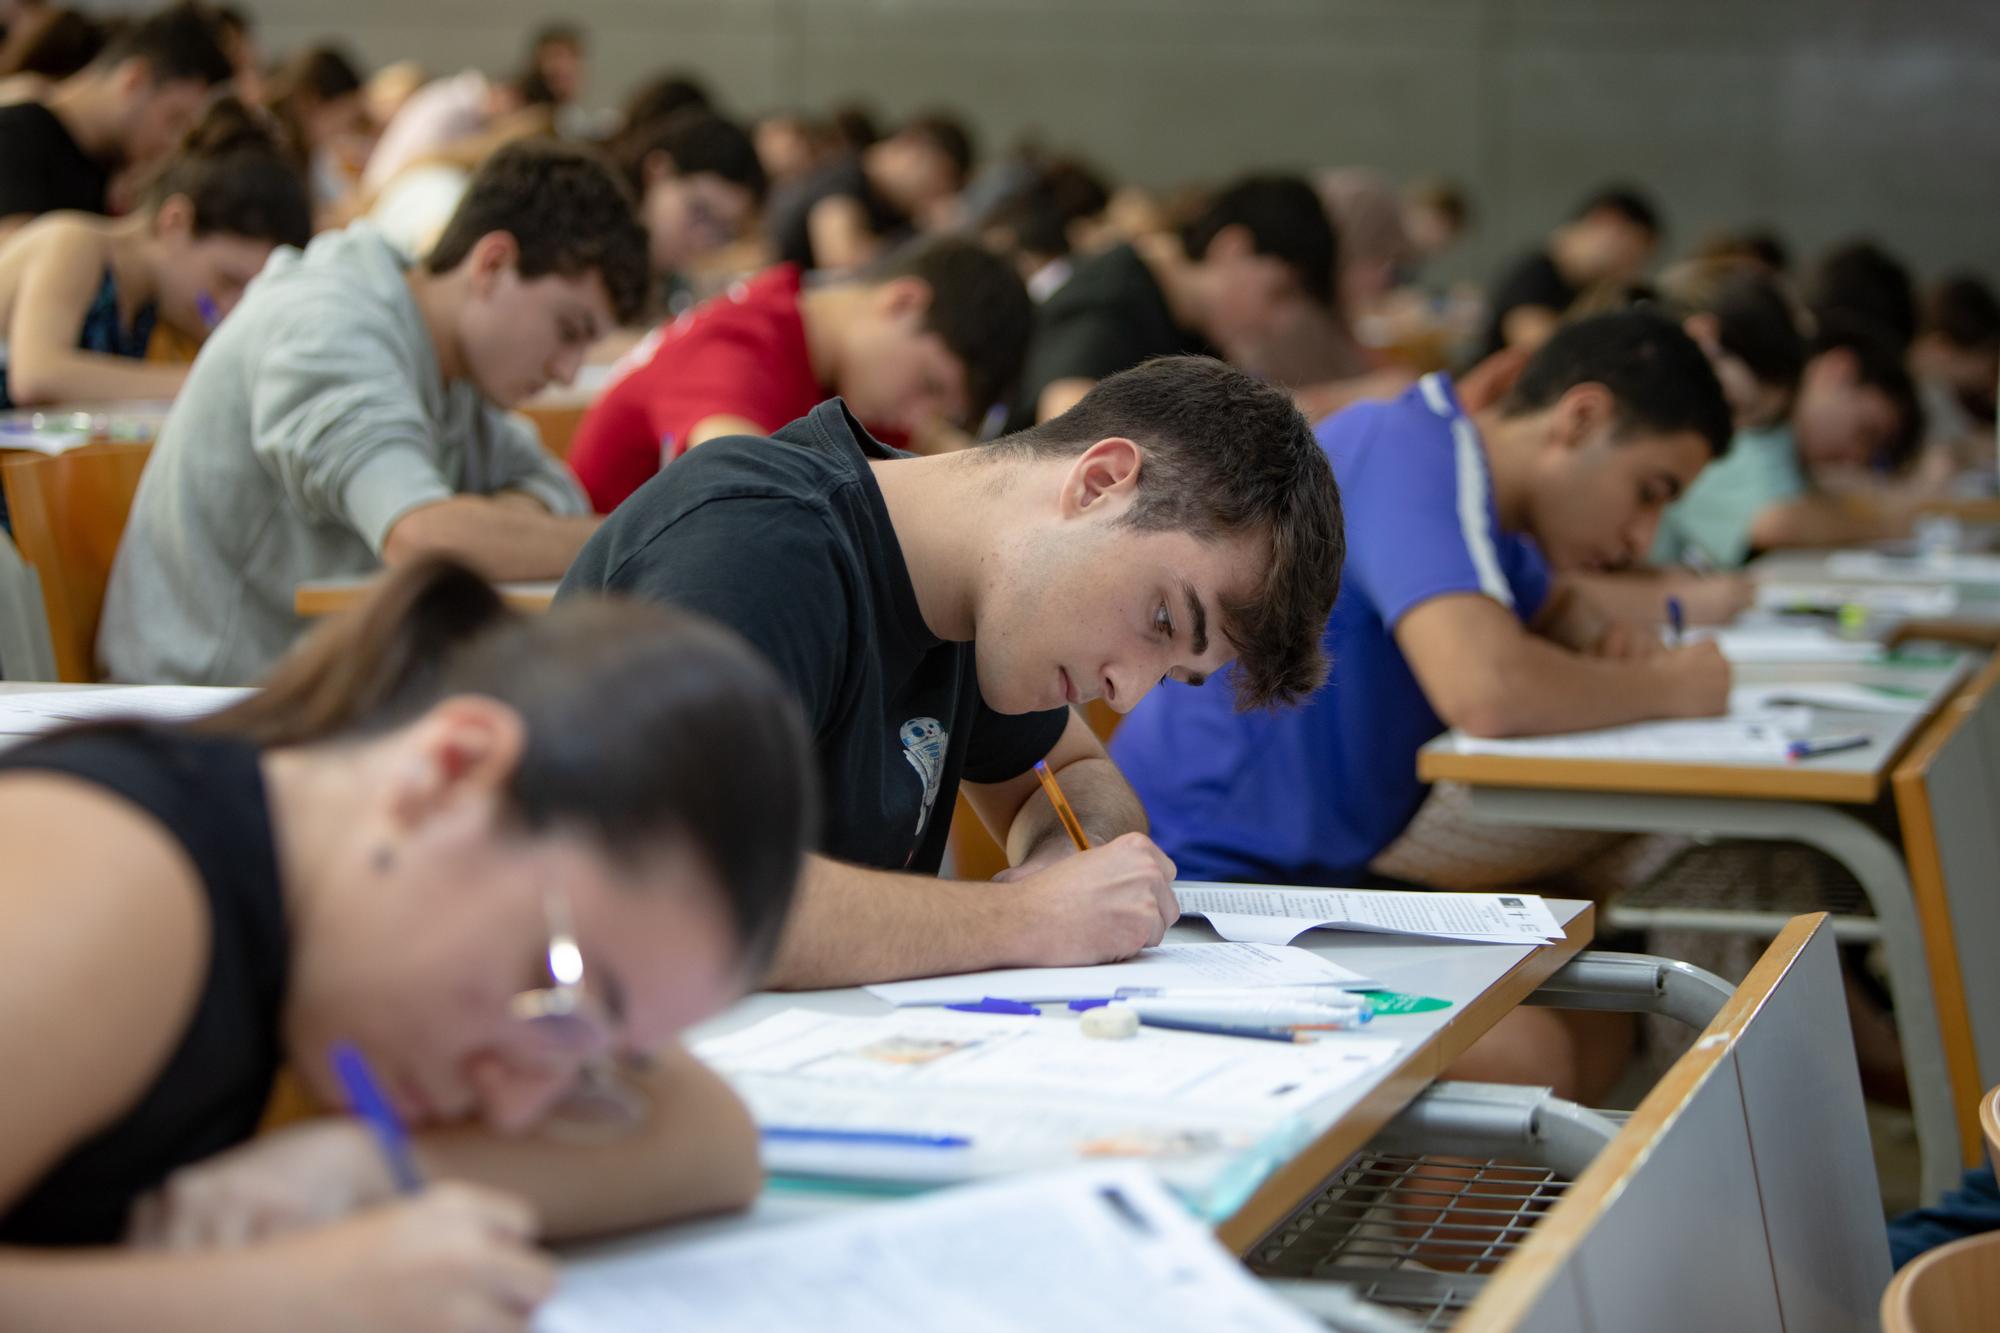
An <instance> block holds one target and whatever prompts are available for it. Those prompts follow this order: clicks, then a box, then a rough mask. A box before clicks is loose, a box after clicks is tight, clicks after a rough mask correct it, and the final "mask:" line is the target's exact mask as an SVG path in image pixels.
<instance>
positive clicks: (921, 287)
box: [875, 277, 931, 321]
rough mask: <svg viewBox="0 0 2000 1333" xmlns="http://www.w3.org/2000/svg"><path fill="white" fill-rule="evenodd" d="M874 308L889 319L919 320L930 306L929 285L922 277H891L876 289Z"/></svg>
mask: <svg viewBox="0 0 2000 1333" xmlns="http://www.w3.org/2000/svg"><path fill="white" fill-rule="evenodd" d="M875 308H876V309H877V310H879V311H880V312H881V313H882V314H883V315H884V316H886V317H887V318H889V319H899V320H900V319H907V320H913V321H914V320H920V319H922V318H923V317H924V315H925V313H926V312H928V311H929V310H930V308H931V285H930V284H929V283H928V282H925V281H924V280H923V279H922V278H914V277H902V278H891V279H890V280H889V281H887V282H885V283H883V284H882V285H881V286H880V287H879V288H877V289H876V292H875Z"/></svg>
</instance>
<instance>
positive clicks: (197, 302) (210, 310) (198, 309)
mask: <svg viewBox="0 0 2000 1333" xmlns="http://www.w3.org/2000/svg"><path fill="white" fill-rule="evenodd" d="M194 308H195V313H196V314H198V315H200V316H201V322H202V323H203V324H205V325H207V326H208V327H209V328H211V329H213V328H214V327H215V326H216V325H218V324H220V323H221V322H222V312H221V311H220V310H217V309H216V308H215V301H214V299H213V298H212V297H210V296H209V294H208V293H207V292H197V293H195V298H194Z"/></svg>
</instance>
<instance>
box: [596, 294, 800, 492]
mask: <svg viewBox="0 0 2000 1333" xmlns="http://www.w3.org/2000/svg"><path fill="white" fill-rule="evenodd" d="M828 395H829V391H828V390H826V389H824V388H822V387H821V386H820V383H819V381H818V380H816V379H815V378H813V373H812V360H811V358H810V357H809V356H808V355H807V353H806V326H805V321H804V320H803V319H801V318H800V317H799V270H798V268H797V267H796V266H794V265H792V264H779V265H776V266H775V267H772V268H769V269H766V270H765V271H764V272H762V273H759V274H758V275H757V276H756V277H754V278H751V279H749V280H748V281H747V282H739V283H737V284H735V285H734V286H732V287H731V288H730V289H729V290H728V291H727V292H725V293H724V294H723V295H721V296H718V297H716V298H715V299H714V300H712V301H705V302H703V303H702V304H701V305H698V306H696V307H695V308H694V309H693V310H690V311H688V313H687V314H685V315H682V316H681V317H680V318H679V319H677V320H675V321H673V322H672V323H671V324H665V325H662V326H661V327H659V328H657V329H655V330H654V331H653V332H652V333H651V334H649V335H647V337H646V340H645V341H644V342H642V343H640V344H639V345H638V346H637V347H635V348H633V349H632V351H631V352H630V353H629V354H627V356H626V357H625V359H624V360H623V361H622V362H620V363H619V367H618V372H617V374H616V376H615V377H614V378H613V379H612V381H611V383H610V385H609V386H608V387H607V388H606V389H605V390H604V393H603V394H602V395H601V396H600V397H599V398H598V400H597V401H596V402H595V403H594V404H592V405H591V408H590V411H589V412H588V413H586V414H585V415H584V418H583V421H582V422H581V423H580V424H579V425H578V426H577V428H576V438H575V440H574V441H572V442H571V445H570V451H569V465H570V467H571V469H572V470H574V471H575V473H576V475H577V479H578V480H580V481H581V482H582V483H583V488H584V490H586V491H588V492H589V493H590V503H591V504H592V505H593V506H594V507H595V508H596V510H597V512H598V513H600V514H608V513H610V512H611V511H612V510H613V509H616V508H617V507H618V505H619V504H620V503H621V502H622V501H623V500H624V499H625V497H626V496H628V495H630V494H631V493H632V492H633V491H636V490H638V489H639V488H640V487H641V486H643V485H645V484H646V482H647V481H648V480H649V479H650V478H651V477H652V475H653V474H654V473H656V472H658V471H659V470H660V469H661V468H662V467H664V466H665V465H666V464H668V463H671V462H672V461H673V460H674V459H676V458H679V457H680V456H681V455H682V454H684V453H686V452H687V439H688V434H689V432H691V431H692V430H693V429H694V428H695V426H696V425H698V424H699V423H700V422H702V421H703V420H705V419H707V418H709V417H713V416H732V417H744V418H746V419H748V420H750V421H754V422H756V423H757V425H758V427H759V428H760V429H762V430H763V431H765V432H766V433H769V432H771V431H775V430H777V429H778V428H779V427H780V426H783V425H784V424H786V423H787V422H790V421H796V420H798V419H799V418H800V417H802V416H804V415H805V414H806V413H808V412H810V411H812V409H813V408H814V407H816V406H817V405H818V404H819V403H820V402H821V401H822V400H824V399H825V398H826V397H828Z"/></svg>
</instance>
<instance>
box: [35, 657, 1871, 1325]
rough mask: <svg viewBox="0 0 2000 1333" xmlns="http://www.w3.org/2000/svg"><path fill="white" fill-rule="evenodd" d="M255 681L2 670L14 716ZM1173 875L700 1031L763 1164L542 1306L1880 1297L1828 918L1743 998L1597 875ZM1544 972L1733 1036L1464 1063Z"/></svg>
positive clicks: (1289, 1319) (1705, 1319)
mask: <svg viewBox="0 0 2000 1333" xmlns="http://www.w3.org/2000/svg"><path fill="white" fill-rule="evenodd" d="M238 697H240V692H238V691H230V690H171V689H126V688H120V687H77V688H73V689H62V688H59V687H58V688H52V687H50V686H47V685H33V684H11V685H8V684H0V703H3V704H5V705H6V710H7V713H8V717H7V719H0V720H4V721H6V725H5V726H0V745H5V744H7V743H10V742H11V741H12V740H13V739H14V738H17V737H19V736H23V735H28V734H33V733H34V732H35V731H37V730H39V729H41V728H43V727H45V726H47V725H58V724H61V723H64V722H74V721H84V720H91V719H95V718H101V717H107V716H113V715H117V714H120V713H139V714H142V715H147V716H154V717H161V718H174V719H181V718H186V717H190V716H195V715H198V714H200V713H202V712H205V711H208V710H210V709H213V708H217V707H222V706H225V705H226V704H228V703H229V702H231V701H233V700H234V699H236V698H238ZM1177 892H1178V893H1179V895H1180V897H1181V901H1182V905H1183V908H1184V916H1183V919H1182V922H1181V924H1179V925H1177V926H1176V927H1175V928H1174V929H1173V931H1172V932H1170V934H1169V937H1168V939H1167V941H1166V942H1165V945H1164V946H1163V947H1162V948H1160V949H1157V950H1150V951H1147V952H1145V953H1143V954H1142V955H1140V956H1139V957H1138V958H1135V959H1133V960H1129V961H1128V962H1125V963H1121V964H1115V965H1111V966H1108V967H1104V968H1086V969H1035V970H1015V971H1007V972H989V973H982V974H976V975H972V976H965V977H951V978H926V979H920V980H916V981H911V982H898V983H891V984H887V985H882V986H876V987H871V988H865V989H864V988H854V989H847V990H837V991H820V992H810V993H797V994H772V993H764V994H758V995H753V996H751V997H749V998H748V999H746V1000H744V1001H743V1002H742V1003H740V1004H738V1005H737V1006H735V1007H734V1008H732V1009H731V1010H729V1011H728V1012H727V1013H725V1014H723V1015H721V1016H719V1017H718V1018H716V1019H714V1020H712V1021H710V1022H709V1023H707V1024H705V1025H703V1026H701V1027H700V1028H698V1029H696V1030H695V1031H693V1032H691V1033H690V1034H688V1040H689V1044H690V1045H691V1046H692V1047H693V1048H694V1049H695V1050H696V1051H697V1052H698V1053H699V1054H700V1055H702V1056H703V1057H704V1058H705V1059H707V1060H708V1061H709V1062H711V1063H712V1064H713V1065H714V1066H715V1067H716V1068H718V1069H719V1070H720V1071H721V1072H722V1073H723V1074H724V1076H725V1077H727V1078H728V1079H729V1080H730V1081H731V1082H732V1083H733V1084H734V1085H735V1086H736V1087H737V1089H738V1090H739V1092H740V1093H741V1094H742V1095H743V1096H744V1098H745V1101H746V1103H747V1104H748V1105H749V1106H750V1107H751V1109H752V1113H753V1116H754V1117H755V1118H756V1119H757V1120H758V1122H759V1125H760V1128H761V1129H762V1130H763V1131H764V1138H765V1148H766V1165H767V1170H768V1171H769V1172H770V1175H771V1181H770V1185H769V1187H768V1188H767V1190H766V1191H765V1193H764V1195H763V1197H762V1198H761V1199H760V1200H759V1202H758V1203H757V1204H756V1206H755V1207H754V1208H753V1209H752V1210H751V1211H750V1212H749V1213H747V1214H745V1215H743V1216H739V1217H732V1218H725V1219H718V1220H715V1221H711V1222H707V1223H700V1224H695V1225H691V1226H683V1227H679V1228H674V1229H670V1230H667V1231H663V1232H658V1233H652V1234H641V1235H636V1236H630V1237H625V1238H621V1239H617V1240H612V1241H607V1242H604V1243H601V1244H598V1245H593V1246H587V1247H582V1248H579V1249H577V1250H575V1251H572V1252H571V1253H569V1254H566V1255H565V1256H564V1257H563V1268H562V1277H561V1281H560V1284H559V1287H558V1290H557V1293H556V1295H555V1297H554V1298H553V1299H552V1300H551V1301H550V1303H549V1304H548V1305H547V1306H546V1307H544V1309H543V1310H542V1311H541V1312H539V1313H538V1315H537V1317H536V1323H535V1327H536V1328H537V1329H538V1330H539V1331H540V1333H581V1331H582V1330H586V1329H587V1330H591V1333H623V1331H624V1330H628V1329H630V1330H640V1329H645V1330H653V1329H659V1328H700V1329H703V1330H705V1333H752V1331H753V1330H754V1333H770V1331H771V1330H780V1329H812V1330H815V1331H816V1333H849V1330H852V1331H853V1333H861V1331H862V1330H866V1331H867V1333H904V1331H908V1333H916V1331H918V1330H931V1329H940V1328H977V1329H980V1330H982V1331H983V1333H1001V1331H1002V1330H1006V1331H1009V1333H1011V1331H1013V1330H1020V1333H1030V1331H1032V1333H1069V1331H1070V1330H1075V1331H1076V1333H1085V1330H1089V1331H1091V1333H1095V1331H1096V1330H1101V1329H1106V1328H1141V1329H1146V1330H1150V1331H1153V1333H1181V1331H1182V1330H1185V1331H1186V1333H1209V1331H1211V1330H1221V1331H1222V1333H1307V1330H1310V1329H1313V1328H1318V1327H1332V1328H1335V1329H1341V1330H1354V1331H1356V1333H1359V1331H1360V1330H1370V1331H1372V1333H1379V1330H1383V1329H1417V1328H1446V1327H1450V1328H1455V1329H1458V1330H1461V1331H1462V1333H1498V1331H1499V1330H1517V1329H1518V1330H1527V1329H1535V1330H1541V1329H1550V1330H1556V1333H1568V1330H1577V1333H1582V1330H1584V1329H1587V1328H1591V1327H1597V1328H1602V1327H1611V1326H1616V1327H1619V1328H1621V1329H1629V1330H1637V1331H1638V1333H1651V1331H1652V1330H1660V1331H1661V1333H1665V1331H1666V1330H1678V1329H1683V1328H1689V1327H1739V1326H1751V1325H1753V1324H1754V1325H1755V1326H1776V1315H1775V1312H1776V1310H1777V1308H1778V1307H1779V1306H1780V1305H1781V1304H1782V1307H1783V1309H1784V1310H1785V1311H1786V1314H1787V1316H1788V1317H1790V1316H1791V1315H1792V1313H1793V1312H1794V1311H1795V1310H1796V1311H1804V1312H1805V1314H1804V1315H1802V1316H1801V1318H1802V1319H1803V1320H1804V1321H1805V1322H1804V1323H1802V1324H1800V1325H1798V1326H1809V1327H1813V1328H1815V1329H1835V1330H1839V1329H1855V1330H1860V1329H1864V1328H1872V1326H1873V1325H1872V1317H1873V1309H1874V1300H1875V1298H1876V1295H1877V1294H1878V1292H1879V1290H1880V1288H1881V1285H1882V1283H1883V1282H1884V1281H1886V1280H1887V1276H1888V1274H1887V1271H1886V1267H1887V1265H1886V1255H1885V1254H1883V1253H1882V1246H1881V1238H1880V1218H1881V1201H1880V1195H1879V1193H1878V1192H1877V1191H1876V1188H1875V1182H1874V1176H1873V1168H1872V1165H1871V1164H1870V1155H1869V1151H1868V1142H1867V1130H1866V1124H1865V1121H1864V1119H1863V1115H1862V1109H1861V1100H1860V1088H1859V1084H1858V1081H1857V1079H1856V1077H1855V1074H1854V1066H1853V1060H1852V1054H1851V1050H1850V1048H1849V1047H1848V1045H1847V1041H1846V1035H1845V1033H1844V1031H1840V1030H1838V1029H1837V1028H1836V1027H1834V1026H1830V1025H1827V1024H1825V1023H1824V1022H1823V1021H1818V1020H1819V1019H1822V1018H1823V1016H1824V1014H1825V1013H1826V1012H1828V1011H1829V1010H1830V1009H1837V1008H1838V1007H1839V1006H1840V1005H1841V1004H1842V1003H1843V1002H1844V1001H1843V999H1842V994H1841V989H1840V985H1841V983H1840V974H1839V968H1838V964H1837V962H1836V959H1835V956H1834V932H1833V929H1832V928H1831V926H1830V924H1829V922H1828V920H1827V918H1826V917H1825V916H1823V915H1819V916H1807V917H1800V918H1797V919H1795V920H1793V921H1791V922H1789V923H1787V924H1786V925H1785V926H1784V928H1783V929H1782V931H1780V932H1779V933H1778V938H1777V940H1776V942H1775V943H1773V944H1772V946H1771V947H1770V949H1769V950H1768V951H1767V952H1766V954H1765V956H1764V959H1763V961H1761V962H1760V963H1759V964H1758V965H1757V967H1756V968H1755V969H1754V970H1753V971H1752V972H1751V974H1750V976H1749V977H1748V978H1747V979H1746V980H1745V981H1744V983H1743V984H1742V985H1741V986H1739V987H1737V988H1735V989H1734V991H1733V992H1732V990H1731V988H1730V987H1728V986H1727V985H1726V984H1724V983H1722V982H1720V981H1719V980H1717V979H1716V978H1714V977H1711V976H1708V975H1707V974H1705V973H1700V972H1698V971H1695V970H1693V969H1688V968H1685V967H1683V966H1681V965H1678V964H1673V963H1669V962H1666V961H1664V960H1660V959H1653V958H1647V957H1644V956H1638V955H1623V954H1604V953H1596V952H1591V951H1589V950H1588V948H1587V946H1588V945H1589V943H1590V941H1591V938H1592V934H1593V929H1594V923H1595V917H1594V912H1593V909H1592V907H1591V905H1590V904H1588V903H1585V902H1579V901H1570V900H1561V899H1544V898H1540V897H1537V896H1535V895H1532V894H1525V893H1501V894H1432V893H1402V892H1387V891H1363V890H1348V889H1336V888H1329V889H1307V890H1301V889H1290V888H1278V887H1264V886H1246V885H1204V884H1182V885H1179V886H1177ZM1524 1003H1531V1004H1540V1005H1553V1006H1557V1007H1573V1008H1592V1009H1616V1010H1623V1011H1629V1012H1643V1013H1656V1014H1661V1015H1665V1016H1668V1017H1671V1018H1674V1019H1677V1020H1679V1021H1681V1022H1684V1023H1687V1024H1689V1025H1691V1026H1694V1027H1698V1028H1700V1029H1701V1035H1700V1038H1699V1040H1697V1041H1696V1043H1695V1045H1694V1047H1693V1048H1692V1049H1691V1050H1690V1051H1689V1052H1688V1053H1687V1054H1686V1055H1685V1056H1683V1057H1682V1058H1681V1059H1680V1060H1679V1061H1678V1062H1676V1063H1675V1064H1674V1065H1673V1067H1672V1068H1671V1069H1670V1070H1669V1071H1668V1073H1667V1074H1666V1076H1665V1077H1663V1078H1662V1079H1661V1080H1660V1082H1659V1083H1658V1085H1657V1086H1656V1087H1655V1088H1654V1089H1653V1091H1652V1092H1651V1093H1650V1094H1648V1095H1647V1097H1646V1098H1645V1099H1644V1101H1642V1102H1641V1104H1640V1105H1639V1107H1638V1108H1637V1110H1636V1111H1634V1112H1633V1113H1631V1115H1630V1117H1629V1118H1611V1117H1607V1116H1605V1115H1603V1114H1601V1113H1598V1112H1596V1111H1592V1110H1590V1109H1588V1108H1584V1107H1579V1106H1575V1105H1573V1104H1571V1103H1568V1102H1563V1101H1561V1100H1559V1099H1557V1098H1555V1097H1554V1096H1553V1095H1552V1094H1550V1093H1549V1092H1548V1091H1547V1090H1545V1089H1533V1088H1512V1087H1498V1086H1492V1085H1484V1084H1476V1083H1451V1082H1440V1080H1441V1078H1442V1076H1443V1074H1444V1072H1445V1071H1446V1069H1447V1068H1448V1067H1449V1066H1451V1065H1452V1064H1453V1063H1454V1062H1455V1061H1456V1060H1457V1059H1458V1057H1459V1056H1460V1055H1462V1054H1464V1053H1465V1052H1466V1051H1467V1050H1468V1049H1469V1048H1470V1047H1471V1046H1472V1045H1473V1044H1474V1043H1475V1042H1476V1041H1478V1040H1479V1038H1480V1037H1482V1036H1484V1035H1485V1034H1486V1033H1487V1032H1489V1031H1491V1030H1492V1028H1493V1027H1494V1026H1495V1025H1496V1024H1497V1023H1498V1022H1499V1021H1500V1020H1501V1019H1503V1018H1504V1017H1506V1016H1507V1015H1508V1014H1510V1013H1512V1012H1513V1011H1514V1009H1515V1008H1516V1007H1517V1006H1519V1005H1522V1004H1524ZM1364 1006H1365V1008H1364ZM1111 1010H1125V1011H1127V1012H1128V1013H1129V1014H1130V1019H1129V1020H1128V1022H1127V1023H1125V1024H1123V1025H1117V1026H1112V1025H1105V1026H1112V1032H1111V1033H1110V1034H1109V1035H1104V1036H1088V1035H1085V1028H1086V1024H1088V1023H1090V1022H1091V1020H1092V1016H1093V1015H1099V1014H1103V1013H1106V1012H1108V1011H1111ZM1163 1020H1164V1021H1163ZM1190 1026H1193V1027H1197V1028H1199V1030H1195V1031H1190V1030H1187V1029H1188V1028H1189V1027H1190ZM1121 1031H1122V1032H1123V1035H1118V1033H1119V1032H1121ZM1279 1032H1282V1033H1284V1034H1285V1039H1284V1040H1269V1039H1265V1038H1269V1037H1271V1036H1272V1035H1274V1034H1276V1033H1279ZM1253 1034H1254V1035H1253ZM1437 1159H1448V1160H1447V1161H1442V1162H1440V1161H1438V1160H1437ZM1441 1180H1442V1181H1443V1182H1444V1183H1443V1184H1440V1181H1441ZM1523 1182H1526V1183H1525V1184H1524V1183H1523ZM1441 1191H1442V1193H1441ZM1446 1196H1449V1197H1446ZM1441 1207H1449V1208H1450V1209H1451V1210H1452V1212H1451V1223H1450V1225H1449V1227H1445V1228H1440V1227H1438V1226H1437V1225H1435V1223H1436V1218H1437V1216H1438V1214H1439V1210H1440V1208H1441ZM1411 1219H1414V1223H1413V1224H1412V1222H1411ZM1440 1254H1443V1255H1444V1256H1445V1258H1446V1260H1447V1262H1446V1263H1445V1264H1444V1265H1442V1266H1441V1267H1438V1268H1426V1267H1424V1266H1423V1265H1425V1264H1431V1263H1434V1262H1435V1261H1436V1259H1437V1257H1438V1256H1439V1255H1440ZM1233 1256H1242V1258H1243V1260H1245V1261H1246V1262H1247V1264H1248V1269H1247V1271H1246V1268H1245V1266H1244V1264H1242V1263H1238V1262H1237V1261H1236V1259H1235V1258H1234V1257H1233ZM1689 1271H1701V1272H1702V1273H1703V1274H1704V1275H1705V1281H1704V1282H1703V1283H1700V1284H1697V1285H1695V1286H1694V1287H1692V1288H1690V1287H1689V1285H1688V1284H1687V1283H1686V1282H1685V1280H1684V1279H1685V1274H1686V1273H1687V1272H1689ZM1253 1275H1254V1276H1253ZM1259 1279H1262V1280H1261V1281H1260V1280H1259ZM1592 1310H1609V1311H1614V1312H1615V1314H1616V1320H1615V1323H1614V1322H1606V1319H1605V1317H1598V1318H1596V1319H1593V1318H1592V1317H1591V1316H1590V1315H1588V1314H1586V1313H1585V1312H1586V1311H1592ZM1745 1311H1750V1312H1753V1315H1752V1316H1748V1317H1746V1316H1745V1314H1744V1312H1745ZM1758 1311H1767V1312H1769V1313H1770V1315H1771V1318H1769V1319H1763V1320H1758V1319H1756V1318H1754V1312H1758ZM1746 1318H1748V1320H1749V1322H1748V1323H1746Z"/></svg>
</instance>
